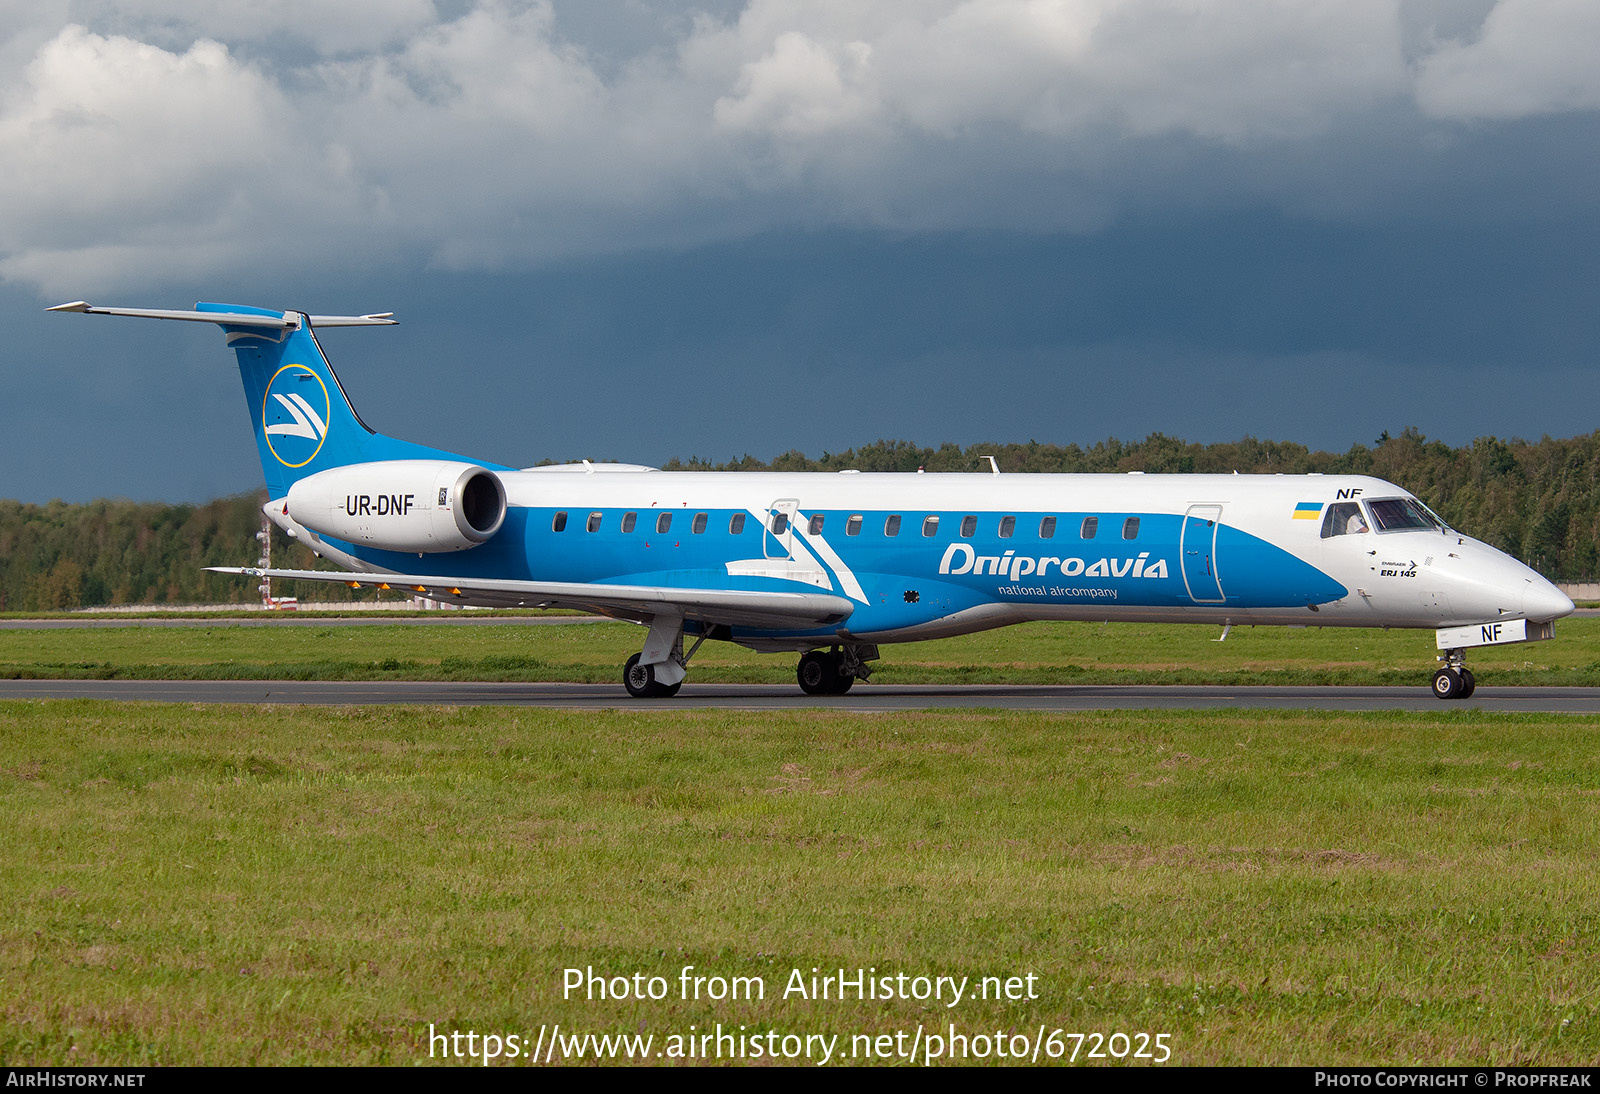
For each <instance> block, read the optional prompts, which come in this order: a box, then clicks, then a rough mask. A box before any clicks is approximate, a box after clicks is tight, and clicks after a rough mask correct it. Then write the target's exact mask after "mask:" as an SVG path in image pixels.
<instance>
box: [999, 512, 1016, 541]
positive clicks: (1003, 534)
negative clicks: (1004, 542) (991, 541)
mask: <svg viewBox="0 0 1600 1094" xmlns="http://www.w3.org/2000/svg"><path fill="white" fill-rule="evenodd" d="M1016 530H1017V518H1016V517H1001V518H1000V538H1001V539H1010V538H1011V537H1012V535H1013V534H1014V533H1015V532H1016Z"/></svg>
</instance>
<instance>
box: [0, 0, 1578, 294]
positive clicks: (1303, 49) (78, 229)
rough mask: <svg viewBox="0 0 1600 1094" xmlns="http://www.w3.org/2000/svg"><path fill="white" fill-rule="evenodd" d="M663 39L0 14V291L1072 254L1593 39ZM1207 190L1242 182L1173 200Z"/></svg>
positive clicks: (991, 32) (1501, 29)
mask: <svg viewBox="0 0 1600 1094" xmlns="http://www.w3.org/2000/svg"><path fill="white" fill-rule="evenodd" d="M670 7H671V8H672V11H671V12H669V13H664V14H662V16H661V26H662V27H663V32H662V34H663V37H662V38H661V39H660V40H662V41H666V42H668V43H669V44H668V45H667V46H664V47H663V46H659V45H655V46H649V47H641V48H643V49H644V52H640V53H637V54H636V55H634V56H632V57H627V58H622V59H621V60H620V61H619V60H618V59H617V58H615V57H612V56H609V54H608V56H607V57H606V58H605V60H604V62H602V60H601V59H600V54H599V52H597V49H599V48H601V47H603V48H604V49H613V48H614V47H615V43H597V45H596V46H595V47H593V48H591V46H589V45H586V44H584V43H579V42H575V41H572V40H569V39H566V38H563V36H562V33H561V28H562V26H563V23H562V20H561V18H560V16H559V12H558V11H557V10H556V9H555V8H553V7H552V6H551V4H550V3H549V2H539V0H481V2H479V3H476V4H475V5H473V6H471V7H470V8H468V9H466V10H465V11H462V12H461V13H460V14H457V15H452V16H441V15H440V14H439V13H438V11H437V9H436V7H435V5H434V4H433V3H432V2H431V0H405V2H404V3H397V4H390V3H388V2H387V0H381V2H380V0H346V2H343V3H336V2H332V0H325V2H319V3H313V2H312V0H260V2H257V0H250V2H249V3H246V2H245V0H218V2H216V3H212V4H208V5H191V4H189V3H185V2H180V0H119V2H118V3H115V4H112V3H110V0H103V3H100V4H96V3H94V2H88V3H81V4H77V5H72V6H70V7H69V6H65V5H60V4H58V5H55V6H54V7H52V6H49V5H45V6H42V7H40V6H29V5H19V4H17V3H16V2H15V0H0V9H3V10H5V11H6V12H8V14H14V15H15V16H16V19H15V22H14V24H13V25H14V27H15V28H16V29H14V30H13V31H11V32H10V33H9V35H8V37H7V38H6V39H5V40H4V41H3V42H0V162H4V163H5V164H6V165H7V169H6V171H5V172H4V173H3V174H0V276H3V277H5V278H7V279H9V280H13V281H23V282H28V283H32V284H34V285H37V286H43V287H45V288H46V289H47V290H49V291H58V292H68V293H77V292H83V291H87V288H88V286H89V285H91V284H93V285H100V284H105V285H118V286H123V285H127V284H130V283H133V282H135V281H138V282H140V283H143V284H149V283H151V282H152V281H156V280H161V279H169V278H177V277H189V276H200V275H204V274H206V273H208V272H209V273H217V272H222V271H236V270H239V269H243V268H247V267H248V264H249V263H284V262H289V261H293V262H297V263H300V264H304V263H306V262H311V261H315V262H320V263H335V264H337V263H342V262H348V261H350V260H351V258H352V256H354V257H356V258H359V259H363V260H370V259H371V258H372V256H374V255H381V254H398V253H412V254H416V253H421V254H424V255H427V256H429V257H431V259H432V260H433V261H436V262H441V263H445V264H448V265H452V266H466V267H481V266H493V265H497V264H506V263H521V262H533V261H540V260H542V259H546V258H549V257H551V256H556V255H565V254H572V253H594V252H600V251H607V250H616V249H623V248H630V247H640V246H654V245H661V244H663V243H683V242H695V241H699V240H705V239H709V238H717V237H727V236H732V235H737V234H741V233H746V232H750V231H758V230H761V229H763V228H770V227H773V226H778V225H793V224H808V225H815V224H849V225H876V226H886V227H892V228H896V229H905V230H919V229H927V228H941V229H950V228H954V229H962V228H985V227H994V226H1006V227H1013V228H1037V229H1040V230H1059V229H1083V228H1088V227H1093V226H1096V225H1098V224H1102V223H1104V222H1105V221H1106V219H1107V218H1108V217H1110V216H1113V215H1114V214H1115V211H1116V210H1117V208H1118V207H1119V204H1120V203H1122V202H1124V201H1125V200H1127V195H1128V194H1130V193H1140V194H1143V195H1145V197H1146V198H1148V197H1149V196H1150V195H1152V194H1157V193H1164V194H1166V195H1168V196H1169V197H1170V198H1171V199H1173V200H1178V201H1188V200H1195V199H1196V195H1207V196H1206V197H1205V198H1204V200H1208V201H1227V200H1229V198H1228V192H1229V187H1233V188H1234V189H1233V191H1231V192H1233V193H1234V195H1235V197H1234V200H1240V201H1246V202H1248V201H1253V200H1259V199H1260V196H1261V195H1260V193H1258V192H1257V191H1256V190H1252V189H1251V187H1252V186H1255V185H1257V184H1255V183H1253V182H1250V181H1249V177H1250V176H1251V171H1250V170H1248V169H1247V166H1246V167H1240V166H1238V164H1239V163H1244V164H1246V165H1248V163H1249V160H1250V157H1252V156H1256V157H1273V156H1276V155H1277V153H1278V152H1280V151H1282V150H1288V149H1294V150H1297V151H1296V156H1294V157H1280V158H1283V159H1285V160H1293V161H1296V162H1299V161H1302V160H1303V161H1306V162H1315V161H1316V160H1317V156H1316V155H1307V154H1306V153H1305V150H1307V149H1313V150H1315V149H1317V148H1319V147H1320V145H1319V144H1318V142H1319V141H1322V140H1324V139H1326V140H1327V141H1329V142H1330V143H1329V149H1330V150H1329V151H1327V152H1326V153H1325V154H1324V159H1330V158H1335V157H1343V156H1345V151H1346V149H1345V145H1344V144H1343V143H1340V142H1348V141H1349V139H1350V134H1351V133H1352V132H1358V131H1359V128H1360V126H1361V124H1362V122H1363V119H1366V118H1370V117H1372V116H1374V115H1375V114H1378V113H1387V114H1388V115H1390V116H1393V117H1399V118H1401V119H1402V120H1404V119H1406V118H1408V117H1415V114H1414V111H1415V107H1414V106H1412V105H1411V104H1412V97H1413V95H1415V96H1416V97H1417V99H1418V100H1419V101H1420V102H1421V103H1422V104H1423V106H1424V107H1425V108H1426V109H1427V110H1428V111H1430V112H1431V113H1432V114H1434V115H1436V116H1443V117H1468V116H1485V115H1487V114H1492V113H1493V110H1492V109H1491V107H1493V106H1495V105H1496V104H1500V105H1501V106H1504V105H1505V104H1508V103H1509V104H1512V105H1511V106H1510V107H1508V108H1506V110H1504V111H1503V113H1516V112H1529V111H1533V110H1541V109H1543V110H1548V109H1574V108H1585V107H1586V106H1593V105H1596V104H1597V103H1600V96H1597V93H1596V90H1595V88H1596V80H1597V79H1600V78H1597V77H1595V76H1594V73H1593V71H1592V69H1593V66H1592V65H1589V66H1587V67H1586V66H1584V65H1582V64H1579V63H1578V59H1579V57H1580V55H1581V54H1582V52H1583V49H1582V44H1583V43H1584V42H1593V41H1594V38H1595V34H1594V29H1593V26H1592V24H1593V23H1594V16H1592V15H1588V14H1585V13H1586V12H1588V11H1592V10H1595V9H1594V8H1593V5H1592V4H1582V5H1580V4H1577V3H1573V4H1570V5H1562V4H1560V3H1558V2H1557V0H1502V3H1501V4H1500V5H1499V6H1498V7H1497V8H1495V10H1494V11H1493V12H1491V13H1490V15H1489V18H1488V20H1487V21H1486V22H1485V23H1484V25H1483V29H1482V34H1481V36H1480V37H1479V38H1478V39H1477V40H1475V41H1473V42H1470V43H1466V44H1463V43H1460V42H1456V41H1446V42H1443V43H1433V44H1432V46H1431V47H1430V48H1431V52H1425V53H1424V54H1423V55H1422V57H1421V59H1420V60H1416V59H1415V55H1413V64H1414V67H1415V78H1416V84H1415V86H1413V84H1412V83H1411V82H1410V81H1411V80H1412V72H1411V71H1409V70H1408V68H1407V62H1406V59H1405V57H1404V56H1403V54H1402V47H1403V40H1404V39H1405V38H1406V35H1407V34H1414V32H1413V31H1403V28H1402V26H1401V19H1400V0H1342V2H1336V0H751V2H750V3H749V4H748V5H747V6H745V7H744V8H743V9H741V10H740V11H739V12H738V13H737V14H736V15H735V16H732V17H728V18H721V19H719V18H714V17H712V16H709V15H701V16H699V17H697V18H694V19H683V18H681V17H680V16H681V10H680V9H681V7H682V5H681V3H676V2H675V3H674V4H672V5H670ZM66 10H71V11H72V12H74V13H75V14H77V15H78V16H79V17H81V18H85V19H87V20H88V24H87V25H75V24H66V23H64V22H63V20H64V18H65V15H64V12H65V11H66ZM84 13H87V14H84ZM1415 14H1416V13H1415V12H1413V13H1412V16H1413V18H1412V21H1413V22H1415ZM1552 27H1554V28H1555V29H1554V30H1552V29H1551V28H1552ZM1586 31H1587V33H1588V38H1587V39H1584V38H1583V34H1584V33H1585V32H1586ZM630 33H631V34H635V36H636V37H639V36H638V35H637V27H635V28H634V29H633V30H631V31H630ZM647 37H648V36H644V37H641V38H640V40H644V39H645V38H647ZM285 43H289V44H285ZM1541 80H1542V81H1543V82H1540V81H1541ZM1586 81H1587V82H1586ZM1485 89H1487V90H1485ZM1517 104H1522V105H1517ZM1530 104H1531V105H1530ZM1383 141H1389V142H1392V137H1391V136H1388V135H1386V136H1385V137H1384V138H1383ZM1373 147H1386V146H1385V145H1384V144H1383V142H1382V141H1380V142H1377V143H1375V144H1374V146H1373ZM1204 157H1211V158H1212V159H1216V158H1217V157H1222V158H1224V159H1227V158H1229V157H1231V159H1232V161H1234V166H1232V167H1230V168H1229V170H1228V171H1226V172H1222V173H1220V174H1218V173H1215V172H1213V174H1212V176H1211V177H1210V178H1209V179H1203V178H1200V177H1198V174H1196V176H1195V177H1193V178H1188V177H1186V173H1189V172H1199V171H1200V170H1201V169H1200V168H1197V167H1195V166H1194V165H1195V164H1196V163H1197V162H1198V161H1199V159H1200V158H1204ZM1347 158H1354V159H1358V158H1359V157H1347ZM1262 162H1266V161H1265V160H1263V161H1262ZM1348 170H1352V171H1354V170H1356V168H1348ZM1280 174H1281V172H1280ZM1218 179H1222V180H1223V181H1222V182H1218V181H1217V180H1218ZM1239 179H1245V180H1246V181H1245V182H1243V183H1239V182H1237V181H1236V180H1239ZM1285 185H1294V183H1293V182H1292V180H1291V181H1290V182H1289V183H1287V184H1285ZM1327 185H1328V184H1327V183H1326V181H1325V180H1322V179H1318V180H1317V182H1316V184H1315V187H1312V188H1311V189H1310V190H1308V191H1307V192H1310V193H1316V192H1318V191H1317V189H1316V188H1317V187H1325V186H1327ZM1241 187H1242V188H1241ZM1300 199H1301V200H1302V201H1304V200H1308V199H1306V198H1305V196H1304V195H1303V194H1302V195H1301V196H1300Z"/></svg>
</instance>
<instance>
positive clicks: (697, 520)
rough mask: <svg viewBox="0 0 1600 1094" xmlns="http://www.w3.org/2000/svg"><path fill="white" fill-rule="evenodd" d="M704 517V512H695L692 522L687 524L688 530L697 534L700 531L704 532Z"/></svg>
mask: <svg viewBox="0 0 1600 1094" xmlns="http://www.w3.org/2000/svg"><path fill="white" fill-rule="evenodd" d="M706 519H707V518H706V514H704V513H696V514H695V515H694V523H693V524H691V525H690V526H689V531H691V532H693V533H694V534H695V535H697V536H698V535H699V534H700V533H701V532H704V531H705V530H706Z"/></svg>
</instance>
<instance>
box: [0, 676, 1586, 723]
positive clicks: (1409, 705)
mask: <svg viewBox="0 0 1600 1094" xmlns="http://www.w3.org/2000/svg"><path fill="white" fill-rule="evenodd" d="M0 699H105V700H114V701H119V702H127V701H132V702H150V703H301V704H309V705H314V706H371V705H378V704H384V703H410V704H424V705H428V706H479V705H491V706H521V707H544V708H548V709H556V710H562V709H565V710H603V709H610V708H617V709H625V710H660V711H664V710H704V709H715V710H846V711H854V712H859V713H885V712H894V711H914V710H981V709H997V710H1015V711H1069V710H1214V709H1229V708H1243V709H1264V710H1339V711H1359V710H1411V711H1446V710H1487V711H1518V712H1523V713H1538V714H1589V715H1593V714H1600V688H1529V687H1489V686H1484V685H1480V686H1479V687H1478V691H1477V694H1476V695H1474V696H1473V697H1472V698H1471V699H1468V700H1465V701H1455V702H1448V703H1447V702H1441V701H1440V700H1438V699H1435V698H1434V697H1433V695H1432V694H1431V693H1430V692H1429V690H1428V688H1427V687H1426V686H1425V685H1422V684H1419V685H1418V686H1416V687H1192V686H1142V685H1141V686H1123V685H1064V686H1056V687H1049V686H1037V685H996V684H981V685H942V684H901V685H876V684H865V685H859V686H857V687H856V688H854V689H853V690H852V691H851V692H850V693H849V694H848V695H839V696H808V695H804V694H802V693H801V692H800V691H799V689H798V688H795V687H793V686H783V685H774V684H693V683H686V684H685V685H684V687H683V690H682V691H681V692H679V693H678V695H677V696H676V697H674V698H672V699H631V698H629V697H628V695H627V693H626V692H625V691H624V690H623V688H622V685H621V683H620V682H619V683H616V684H524V683H512V684H501V683H470V682H459V681H443V682H436V681H411V680H405V681H400V680H380V681H322V680H0Z"/></svg>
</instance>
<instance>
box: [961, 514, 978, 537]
mask: <svg viewBox="0 0 1600 1094" xmlns="http://www.w3.org/2000/svg"><path fill="white" fill-rule="evenodd" d="M977 530H978V518H977V517H975V516H972V515H971V514H968V515H967V516H964V517H962V518H961V538H962V539H971V538H972V534H973V533H974V532H976V531H977Z"/></svg>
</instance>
